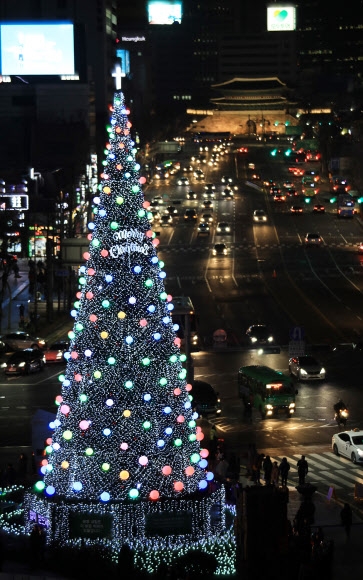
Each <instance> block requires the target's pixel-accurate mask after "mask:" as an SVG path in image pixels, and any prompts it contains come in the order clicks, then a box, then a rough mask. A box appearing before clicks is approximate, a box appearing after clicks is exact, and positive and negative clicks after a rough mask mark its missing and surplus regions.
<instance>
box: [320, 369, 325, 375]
mask: <svg viewBox="0 0 363 580" xmlns="http://www.w3.org/2000/svg"><path fill="white" fill-rule="evenodd" d="M325 372H326V371H325V368H324V367H321V369H320V374H321V375H325Z"/></svg>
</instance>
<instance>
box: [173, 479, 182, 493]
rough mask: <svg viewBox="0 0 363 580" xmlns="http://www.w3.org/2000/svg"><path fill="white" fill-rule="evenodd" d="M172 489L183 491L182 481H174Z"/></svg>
mask: <svg viewBox="0 0 363 580" xmlns="http://www.w3.org/2000/svg"><path fill="white" fill-rule="evenodd" d="M174 489H175V491H183V489H184V484H183V482H182V481H174Z"/></svg>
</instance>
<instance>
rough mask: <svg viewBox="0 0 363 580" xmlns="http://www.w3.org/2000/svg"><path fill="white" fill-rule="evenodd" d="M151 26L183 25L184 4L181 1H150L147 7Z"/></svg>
mask: <svg viewBox="0 0 363 580" xmlns="http://www.w3.org/2000/svg"><path fill="white" fill-rule="evenodd" d="M147 11H148V20H149V24H174V22H179V24H180V23H181V19H182V4H181V2H180V1H179V2H178V1H176V2H172V1H169V2H168V1H167V0H165V1H163V0H157V1H155V0H150V1H149V2H148V6H147Z"/></svg>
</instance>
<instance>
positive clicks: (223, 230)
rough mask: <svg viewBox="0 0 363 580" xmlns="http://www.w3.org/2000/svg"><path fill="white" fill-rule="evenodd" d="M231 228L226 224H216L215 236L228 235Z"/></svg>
mask: <svg viewBox="0 0 363 580" xmlns="http://www.w3.org/2000/svg"><path fill="white" fill-rule="evenodd" d="M230 233H231V226H230V225H229V223H228V222H218V224H217V234H230Z"/></svg>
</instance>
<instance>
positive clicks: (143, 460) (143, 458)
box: [139, 455, 149, 467]
mask: <svg viewBox="0 0 363 580" xmlns="http://www.w3.org/2000/svg"><path fill="white" fill-rule="evenodd" d="M139 463H140V465H143V466H144V467H145V465H147V464H148V463H149V460H148V458H147V457H146V455H142V456H141V457H139Z"/></svg>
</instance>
